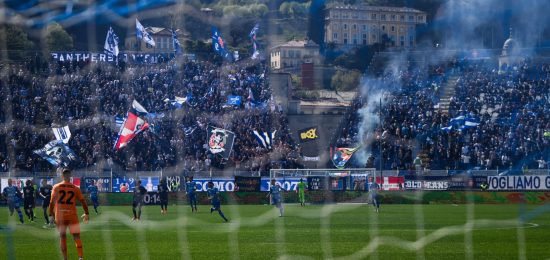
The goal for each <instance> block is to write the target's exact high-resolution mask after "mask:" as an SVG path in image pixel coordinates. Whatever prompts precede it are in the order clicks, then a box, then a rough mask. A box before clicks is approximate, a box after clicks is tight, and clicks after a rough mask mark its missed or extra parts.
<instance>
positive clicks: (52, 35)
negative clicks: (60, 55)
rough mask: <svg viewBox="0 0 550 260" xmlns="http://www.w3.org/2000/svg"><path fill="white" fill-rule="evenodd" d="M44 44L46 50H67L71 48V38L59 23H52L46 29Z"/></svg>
mask: <svg viewBox="0 0 550 260" xmlns="http://www.w3.org/2000/svg"><path fill="white" fill-rule="evenodd" d="M46 45H47V46H46V48H47V49H48V51H69V50H72V49H73V38H72V37H71V36H70V35H69V34H68V33H67V31H65V29H63V27H62V26H61V25H59V24H58V23H52V24H50V25H48V28H47V29H46Z"/></svg>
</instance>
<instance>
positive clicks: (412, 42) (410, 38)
mask: <svg viewBox="0 0 550 260" xmlns="http://www.w3.org/2000/svg"><path fill="white" fill-rule="evenodd" d="M409 46H414V36H412V35H411V36H409Z"/></svg>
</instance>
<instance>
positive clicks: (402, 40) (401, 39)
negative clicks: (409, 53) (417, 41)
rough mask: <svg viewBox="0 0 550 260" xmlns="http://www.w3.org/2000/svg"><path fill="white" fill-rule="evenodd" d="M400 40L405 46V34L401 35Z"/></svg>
mask: <svg viewBox="0 0 550 260" xmlns="http://www.w3.org/2000/svg"><path fill="white" fill-rule="evenodd" d="M399 41H400V43H401V47H403V46H405V36H401V37H399Z"/></svg>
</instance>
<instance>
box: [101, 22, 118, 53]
mask: <svg viewBox="0 0 550 260" xmlns="http://www.w3.org/2000/svg"><path fill="white" fill-rule="evenodd" d="M103 48H104V49H105V52H106V53H108V54H113V55H115V56H118V53H119V51H118V36H117V35H116V34H115V31H114V30H113V28H112V27H109V31H107V37H106V38H105V45H104V46H103Z"/></svg>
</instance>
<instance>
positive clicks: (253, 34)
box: [248, 23, 260, 60]
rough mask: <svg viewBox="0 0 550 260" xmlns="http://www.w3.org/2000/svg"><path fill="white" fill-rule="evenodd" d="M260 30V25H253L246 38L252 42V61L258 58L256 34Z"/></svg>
mask: <svg viewBox="0 0 550 260" xmlns="http://www.w3.org/2000/svg"><path fill="white" fill-rule="evenodd" d="M259 29H260V24H259V23H256V25H254V28H252V30H251V31H250V33H249V34H248V37H250V39H251V40H252V57H251V58H252V59H253V60H254V59H257V58H258V56H260V51H259V50H258V42H257V41H256V34H257V33H258V30H259Z"/></svg>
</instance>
